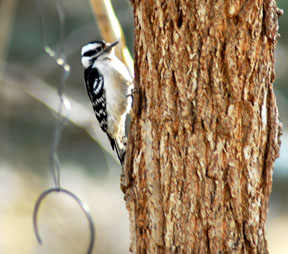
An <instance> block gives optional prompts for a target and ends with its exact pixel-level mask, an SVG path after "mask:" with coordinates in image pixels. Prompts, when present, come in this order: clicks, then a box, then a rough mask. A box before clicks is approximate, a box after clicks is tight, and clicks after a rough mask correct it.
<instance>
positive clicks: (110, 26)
mask: <svg viewBox="0 0 288 254" xmlns="http://www.w3.org/2000/svg"><path fill="white" fill-rule="evenodd" d="M90 3H91V7H92V9H93V12H94V15H95V18H96V21H97V24H98V26H99V29H100V31H101V34H102V37H103V39H104V40H105V41H108V42H113V41H116V40H120V46H121V47H118V49H117V48H116V55H117V56H118V57H119V58H120V59H121V60H122V61H123V62H124V63H125V64H126V66H127V67H128V69H129V71H130V73H131V75H132V76H134V63H133V59H132V57H131V55H130V53H129V50H128V48H127V46H126V41H125V37H124V34H123V31H122V28H121V26H120V24H119V21H118V20H117V17H116V16H115V13H114V10H113V7H112V4H111V1H110V0H90Z"/></svg>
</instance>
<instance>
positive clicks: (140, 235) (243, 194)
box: [122, 0, 281, 254]
mask: <svg viewBox="0 0 288 254" xmlns="http://www.w3.org/2000/svg"><path fill="white" fill-rule="evenodd" d="M131 2H132V5H133V12H134V18H135V83H136V87H137V89H138V93H136V94H135V101H134V107H133V112H132V113H133V114H132V121H131V126H130V133H129V142H128V151H127V155H126V164H125V169H124V175H123V177H122V190H123V191H124V193H125V199H126V202H127V208H128V211H129V214H130V223H131V225H130V229H131V246H130V248H131V252H133V253H197V254H199V253H267V252H268V250H267V249H268V248H267V241H266V239H265V221H266V217H267V211H268V199H269V195H270V192H271V188H272V172H273V164H274V160H275V158H276V157H277V156H278V152H279V146H280V141H279V136H280V133H281V124H280V122H279V120H278V111H277V106H276V102H275V97H274V93H273V84H272V83H273V81H274V78H275V75H274V50H275V45H276V43H277V39H278V33H277V28H278V25H277V18H278V16H277V12H278V13H279V11H277V8H276V3H275V1H274V0H246V1H244V0H242V1H241V0H239V1H233V0H229V1H228V0H219V1H206V0H194V1H184V0H183V1H181V0H178V1H176V0H175V1H166V0H156V1H151V0H145V1H140V0H134V1H132V0H131Z"/></svg>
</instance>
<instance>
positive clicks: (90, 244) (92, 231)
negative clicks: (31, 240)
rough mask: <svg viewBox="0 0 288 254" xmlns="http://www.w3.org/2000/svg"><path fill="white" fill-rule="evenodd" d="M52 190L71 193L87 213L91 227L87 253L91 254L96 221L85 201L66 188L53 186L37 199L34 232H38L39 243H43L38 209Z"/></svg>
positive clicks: (34, 212) (34, 213)
mask: <svg viewBox="0 0 288 254" xmlns="http://www.w3.org/2000/svg"><path fill="white" fill-rule="evenodd" d="M52 192H57V193H60V192H63V193H65V194H67V195H69V196H70V197H72V198H73V199H74V200H75V201H76V202H77V203H78V205H79V206H80V207H81V209H82V211H83V213H84V214H85V216H86V218H87V220H88V223H89V229H90V241H89V246H88V249H87V252H86V253H87V254H91V253H92V250H93V247H94V242H95V228H94V223H93V220H92V216H91V213H90V211H89V208H88V206H87V205H86V204H85V203H84V202H82V201H81V200H80V199H79V198H78V197H77V196H76V195H75V194H74V193H72V192H70V191H68V190H65V189H57V188H51V189H48V190H45V191H44V192H42V193H41V195H40V196H39V198H38V199H37V201H36V204H35V207H34V211H33V228H34V232H35V234H36V238H37V241H38V243H39V244H42V239H41V237H40V233H39V230H38V222H37V218H38V211H39V208H40V205H41V203H42V201H43V199H44V198H45V197H46V196H47V195H49V194H50V193H52Z"/></svg>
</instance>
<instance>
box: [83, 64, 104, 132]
mask: <svg viewBox="0 0 288 254" xmlns="http://www.w3.org/2000/svg"><path fill="white" fill-rule="evenodd" d="M84 76H85V85H86V89H87V93H88V96H89V98H90V100H91V103H92V106H93V109H94V112H95V116H96V118H97V120H98V122H99V125H100V127H101V129H102V130H103V131H104V132H107V107H106V94H105V89H104V78H103V76H102V74H101V73H100V72H99V71H98V70H97V69H96V68H92V66H91V67H90V68H87V69H86V70H85V72H84Z"/></svg>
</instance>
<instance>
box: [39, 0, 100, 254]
mask: <svg viewBox="0 0 288 254" xmlns="http://www.w3.org/2000/svg"><path fill="white" fill-rule="evenodd" d="M41 2H42V0H37V5H38V11H39V15H40V30H41V40H42V45H43V49H44V51H45V52H46V53H47V54H48V55H49V56H50V57H52V58H53V59H54V60H55V62H56V64H57V65H59V66H60V67H61V68H62V69H63V74H62V76H61V80H60V81H59V84H58V96H59V100H60V101H59V108H58V114H57V118H56V123H55V131H54V134H53V139H52V144H51V153H50V162H51V173H52V177H53V182H54V186H55V187H54V188H51V189H48V190H45V191H43V192H42V193H41V195H40V196H39V198H38V199H37V201H36V204H35V207H34V212H33V227H34V232H35V235H36V238H37V240H38V242H39V244H42V239H41V237H40V234H39V230H38V223H37V217H38V211H39V208H40V205H41V203H42V202H43V199H44V198H45V197H46V196H47V195H49V194H50V193H53V192H58V193H60V192H63V193H65V194H67V195H68V196H70V197H72V198H73V199H74V200H75V201H76V202H77V203H78V205H79V206H80V207H81V209H82V211H83V212H84V214H85V216H86V218H87V220H88V223H89V229H90V242H89V246H88V249H87V254H91V253H92V250H93V247H94V241H95V227H94V223H93V220H92V216H91V214H90V211H89V208H88V206H87V205H86V204H85V203H84V202H82V201H81V200H80V199H79V198H78V197H77V196H76V195H75V194H73V193H72V192H70V191H68V190H66V189H62V188H61V185H60V183H61V181H60V180H61V178H60V161H59V158H58V153H57V150H58V145H59V142H60V137H61V131H62V129H63V127H64V125H65V123H66V121H67V114H68V111H69V107H68V105H69V102H68V101H67V100H65V98H64V96H63V94H64V87H65V83H66V80H67V78H68V76H69V73H70V66H69V65H68V64H67V62H66V59H65V55H64V45H63V41H64V40H63V38H64V32H63V26H64V12H63V10H62V7H61V5H60V3H59V2H58V0H55V1H54V2H55V6H56V9H57V12H58V17H59V24H60V25H59V27H60V31H59V32H60V39H59V40H60V50H59V53H58V54H57V53H56V52H55V51H54V50H53V49H52V48H51V47H50V46H49V45H48V43H47V41H46V36H45V32H44V31H45V17H44V11H43V7H42V3H41Z"/></svg>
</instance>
